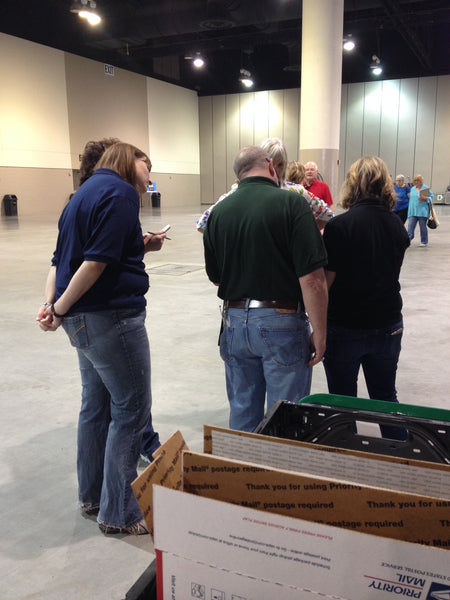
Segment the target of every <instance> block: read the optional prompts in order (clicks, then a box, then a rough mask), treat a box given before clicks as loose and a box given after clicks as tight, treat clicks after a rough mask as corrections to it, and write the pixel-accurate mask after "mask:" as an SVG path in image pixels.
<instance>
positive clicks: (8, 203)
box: [2, 194, 17, 217]
mask: <svg viewBox="0 0 450 600" xmlns="http://www.w3.org/2000/svg"><path fill="white" fill-rule="evenodd" d="M2 215H5V217H17V196H15V195H14V194H6V196H3V201H2Z"/></svg>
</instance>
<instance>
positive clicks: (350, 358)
mask: <svg viewBox="0 0 450 600" xmlns="http://www.w3.org/2000/svg"><path fill="white" fill-rule="evenodd" d="M402 335H403V321H399V322H398V323H395V324H394V325H392V326H390V327H386V328H382V329H348V328H346V327H340V326H338V325H332V324H330V323H329V324H328V328H327V348H326V351H325V355H324V358H323V364H324V367H325V373H326V376H327V382H328V391H329V392H330V394H340V395H343V396H355V397H356V396H357V387H358V373H359V369H360V367H362V369H363V372H364V377H365V380H366V385H367V391H368V392H369V397H370V398H373V399H375V400H384V401H387V402H397V391H396V389H395V377H396V374H397V363H398V358H399V356H400V350H401V342H402Z"/></svg>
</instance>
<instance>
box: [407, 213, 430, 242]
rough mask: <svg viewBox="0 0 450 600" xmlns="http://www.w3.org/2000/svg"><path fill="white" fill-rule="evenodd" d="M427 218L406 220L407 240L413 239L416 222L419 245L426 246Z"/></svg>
mask: <svg viewBox="0 0 450 600" xmlns="http://www.w3.org/2000/svg"><path fill="white" fill-rule="evenodd" d="M427 221H428V217H409V219H408V236H409V239H410V240H412V239H414V230H415V229H416V225H417V222H419V229H420V243H421V244H428V229H427Z"/></svg>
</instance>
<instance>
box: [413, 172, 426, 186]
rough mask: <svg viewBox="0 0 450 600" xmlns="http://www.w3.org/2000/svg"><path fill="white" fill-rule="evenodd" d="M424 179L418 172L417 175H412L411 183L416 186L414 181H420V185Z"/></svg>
mask: <svg viewBox="0 0 450 600" xmlns="http://www.w3.org/2000/svg"><path fill="white" fill-rule="evenodd" d="M424 181H425V180H424V178H423V175H420V174H419V175H414V179H413V184H414V185H415V186H417V183H416V182H420V185H421V186H422V185H423V182H424Z"/></svg>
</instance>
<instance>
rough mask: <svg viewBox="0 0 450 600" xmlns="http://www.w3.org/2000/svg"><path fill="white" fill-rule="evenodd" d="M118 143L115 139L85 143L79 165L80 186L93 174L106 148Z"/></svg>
mask: <svg viewBox="0 0 450 600" xmlns="http://www.w3.org/2000/svg"><path fill="white" fill-rule="evenodd" d="M117 142H120V140H119V139H117V138H103V139H101V140H99V141H98V142H87V144H86V146H85V147H84V150H83V155H82V157H81V163H80V185H81V184H82V183H84V182H85V181H86V180H87V179H89V177H90V176H91V175H93V173H94V169H95V165H96V164H97V163H98V161H99V160H100V158H101V157H102V156H103V154H104V153H105V151H106V150H107V148H109V147H110V146H112V145H113V144H117Z"/></svg>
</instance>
